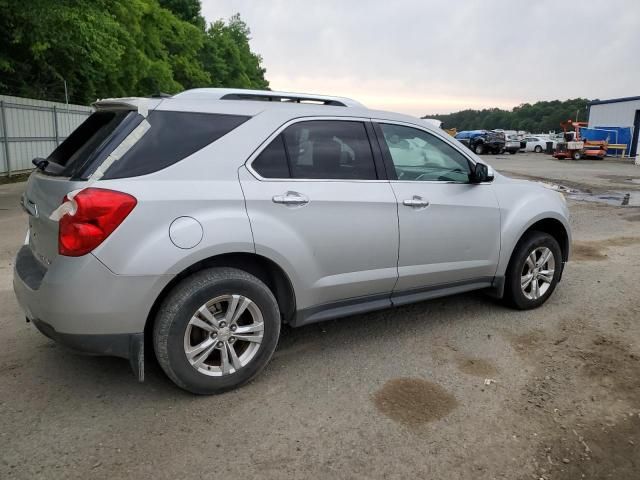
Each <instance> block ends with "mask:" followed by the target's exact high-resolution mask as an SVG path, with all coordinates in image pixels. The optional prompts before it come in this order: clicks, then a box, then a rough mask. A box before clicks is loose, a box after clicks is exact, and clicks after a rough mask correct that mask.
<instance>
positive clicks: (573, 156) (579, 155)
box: [571, 150, 582, 160]
mask: <svg viewBox="0 0 640 480" xmlns="http://www.w3.org/2000/svg"><path fill="white" fill-rule="evenodd" d="M571 158H573V159H574V160H580V159H581V158H582V155H581V154H580V152H579V151H577V150H576V151H574V152H573V153H572V154H571Z"/></svg>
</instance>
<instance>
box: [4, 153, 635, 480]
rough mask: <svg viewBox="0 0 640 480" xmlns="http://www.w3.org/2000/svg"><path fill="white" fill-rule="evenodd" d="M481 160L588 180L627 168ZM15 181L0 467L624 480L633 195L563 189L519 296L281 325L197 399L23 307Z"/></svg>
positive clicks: (32, 475) (596, 182)
mask: <svg viewBox="0 0 640 480" xmlns="http://www.w3.org/2000/svg"><path fill="white" fill-rule="evenodd" d="M487 160H488V161H489V162H490V163H492V164H493V165H494V166H495V167H496V168H497V169H498V170H500V171H504V172H510V173H512V174H516V175H520V176H523V175H524V176H534V177H546V178H550V179H553V180H565V181H575V182H576V183H579V184H581V185H583V186H587V187H591V188H594V189H596V188H597V189H600V190H602V191H604V190H606V189H614V190H616V191H618V190H620V189H621V188H627V187H628V188H629V189H632V190H633V188H635V187H636V184H634V183H633V182H630V181H627V180H623V177H624V179H627V178H636V179H637V178H640V167H634V166H631V165H624V164H621V163H619V162H599V163H597V164H594V162H586V163H583V162H562V163H561V162H556V161H552V160H548V159H545V157H544V156H543V155H540V156H535V155H516V156H515V157H513V158H512V157H506V158H502V157H497V158H487ZM535 162H539V163H538V168H536V163H535ZM595 171H597V173H594V172H595ZM607 176H611V177H607ZM614 178H615V179H616V180H615V182H614V183H612V179H614ZM23 185H24V184H11V185H3V186H0V232H1V235H0V478H7V479H9V478H25V479H36V478H46V479H52V478H96V479H101V478H105V479H107V478H109V479H110V478H123V477H136V478H144V477H151V476H152V475H153V477H154V478H157V479H165V478H166V479H174V478H177V477H180V478H193V477H202V478H213V477H214V476H220V477H229V478H230V477H231V476H232V475H234V474H238V475H240V476H242V477H243V478H274V479H275V478H277V479H283V478H309V477H316V478H363V479H364V478H425V479H426V478H443V479H485V478H486V479H494V478H507V479H540V478H544V479H582V478H590V479H600V478H613V479H616V480H622V479H637V478H640V322H639V320H640V295H639V294H638V285H640V208H637V207H629V206H628V207H616V206H611V205H606V204H600V203H591V202H575V201H571V200H570V202H569V203H570V208H571V213H572V216H573V217H572V223H573V227H574V240H575V244H574V247H575V255H574V258H573V261H572V262H571V263H570V264H569V265H568V267H567V269H566V271H565V275H564V278H563V281H562V283H561V284H560V286H559V288H558V289H557V290H556V292H555V293H554V295H553V297H552V298H551V299H550V300H549V301H548V302H547V304H546V305H544V306H543V307H542V308H539V309H537V310H535V311H530V312H516V311H513V310H508V309H506V308H504V307H502V306H501V305H499V304H497V303H495V302H494V301H492V300H489V299H488V298H486V297H485V296H483V295H482V294H480V293H474V294H465V295H460V296H455V297H450V298H446V299H439V300H434V301H430V302H424V303H420V304H416V305H412V306H407V307H404V308H397V309H395V310H388V311H384V312H379V313H373V314H366V315H360V316H356V317H351V318H347V319H344V320H340V321H331V322H327V323H323V324H317V325H311V326H308V327H303V328H300V329H296V330H285V331H284V334H283V337H282V339H281V342H280V346H279V347H278V350H277V352H276V355H275V358H274V360H273V361H272V363H271V364H270V366H268V367H267V369H266V370H265V372H264V373H263V374H262V375H261V376H260V377H259V378H257V379H256V380H255V381H254V382H252V383H251V384H249V385H248V386H246V387H244V388H242V389H240V390H237V391H234V392H231V393H228V394H225V395H221V396H215V397H195V396H192V395H189V394H186V393H184V392H182V391H181V390H179V389H177V388H175V387H174V386H173V385H172V384H171V383H170V382H169V380H167V378H166V377H165V376H164V375H163V374H162V372H161V370H160V369H159V367H157V365H154V364H153V363H152V364H151V366H150V368H149V370H148V372H147V381H146V383H144V384H138V383H136V382H135V380H134V378H133V377H132V375H131V373H130V371H129V366H128V363H127V362H126V361H124V360H119V359H111V358H97V357H82V356H77V355H75V354H73V353H70V352H68V351H66V350H64V349H63V348H61V347H58V346H56V345H55V344H54V343H53V342H51V341H49V340H47V339H46V338H44V337H43V336H42V335H40V334H39V333H37V332H36V331H35V330H34V328H33V327H31V326H30V325H28V324H26V323H25V322H24V320H23V316H22V313H21V312H20V311H19V308H18V306H17V304H16V302H15V299H14V296H13V292H12V288H11V275H12V262H13V256H14V255H15V252H16V250H17V248H18V246H19V245H20V243H21V242H22V240H23V238H24V230H25V224H26V220H25V218H24V215H23V213H22V212H21V211H20V210H19V209H18V208H17V206H16V204H17V199H18V196H19V194H20V193H21V190H22V188H23ZM635 190H637V188H635ZM635 190H633V191H635ZM234 476H235V475H234Z"/></svg>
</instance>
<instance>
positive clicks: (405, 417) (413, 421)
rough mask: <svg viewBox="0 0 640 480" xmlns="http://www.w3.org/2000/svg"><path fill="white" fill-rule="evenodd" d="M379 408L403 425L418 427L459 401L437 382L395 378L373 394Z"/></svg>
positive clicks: (448, 409) (438, 416)
mask: <svg viewBox="0 0 640 480" xmlns="http://www.w3.org/2000/svg"><path fill="white" fill-rule="evenodd" d="M373 403H374V404H375V406H376V408H377V409H378V411H380V412H381V413H382V414H384V415H385V416H387V417H389V418H390V419H391V420H394V421H396V422H398V423H401V424H402V425H405V426H407V427H417V426H420V425H422V424H425V423H428V422H432V421H434V420H438V419H440V418H443V417H445V416H446V415H448V414H449V413H451V412H452V411H453V410H454V409H455V408H456V407H457V406H458V402H457V401H456V399H455V397H454V396H453V395H451V394H450V393H449V392H447V391H446V390H445V389H444V388H442V387H441V386H440V385H437V384H435V383H431V382H428V381H426V380H422V379H420V378H394V379H393V380H389V381H388V382H387V383H385V384H384V385H383V386H382V388H381V389H380V390H378V391H377V392H376V393H375V394H374V395H373Z"/></svg>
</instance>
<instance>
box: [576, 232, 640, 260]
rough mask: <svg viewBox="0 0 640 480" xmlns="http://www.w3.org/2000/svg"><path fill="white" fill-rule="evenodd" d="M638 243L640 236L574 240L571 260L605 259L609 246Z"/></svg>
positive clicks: (624, 245)
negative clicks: (605, 251)
mask: <svg viewBox="0 0 640 480" xmlns="http://www.w3.org/2000/svg"><path fill="white" fill-rule="evenodd" d="M636 243H640V237H616V238H609V239H606V240H598V241H587V242H573V245H572V250H571V253H572V255H571V260H576V261H589V260H604V259H606V258H607V255H606V254H605V253H604V250H606V249H607V248H610V247H626V246H629V245H634V244H636Z"/></svg>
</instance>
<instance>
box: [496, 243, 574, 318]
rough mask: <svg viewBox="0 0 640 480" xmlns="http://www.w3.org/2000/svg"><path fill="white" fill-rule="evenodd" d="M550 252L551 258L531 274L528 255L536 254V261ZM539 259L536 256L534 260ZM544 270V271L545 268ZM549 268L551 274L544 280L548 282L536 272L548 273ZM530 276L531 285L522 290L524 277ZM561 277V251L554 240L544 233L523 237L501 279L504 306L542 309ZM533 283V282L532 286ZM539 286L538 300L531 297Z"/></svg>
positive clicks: (535, 297) (519, 308)
mask: <svg viewBox="0 0 640 480" xmlns="http://www.w3.org/2000/svg"><path fill="white" fill-rule="evenodd" d="M546 252H550V254H551V255H552V258H550V260H548V261H547V262H545V263H544V264H542V268H539V269H538V270H532V269H531V268H530V263H528V259H529V257H530V255H531V254H532V253H536V258H537V260H538V261H540V260H541V257H542V256H543V255H544V254H545V253H546ZM538 255H540V256H538ZM535 266H537V265H535ZM545 267H546V268H545ZM552 268H553V274H552V275H550V276H546V278H549V279H550V282H546V281H545V279H546V278H545V276H544V275H540V277H538V274H539V273H538V272H545V271H547V272H548V271H549V270H551V269H552ZM529 272H531V273H532V277H531V281H530V283H529V284H527V285H526V287H522V286H521V285H522V284H523V283H522V282H523V279H524V278H525V274H526V275H528V274H529ZM561 274H562V251H561V250H560V245H558V242H557V241H556V239H555V238H553V237H552V236H551V235H549V234H548V233H544V232H538V231H532V232H529V233H527V234H525V236H523V237H522V238H521V239H520V241H519V242H518V245H517V246H516V248H515V250H514V252H513V254H512V255H511V260H510V261H509V266H508V267H507V274H506V278H505V290H504V302H505V303H506V304H507V305H509V306H510V307H513V308H516V309H518V310H530V309H532V308H537V307H539V306H540V305H542V304H543V303H544V302H546V301H547V299H548V298H549V297H550V296H551V294H552V293H553V291H554V290H555V288H556V285H557V284H558V281H559V280H560V275H561ZM534 282H536V283H535V284H534ZM536 284H537V285H539V286H540V287H539V290H538V292H537V293H538V296H536V295H535V293H534V287H535V285H536Z"/></svg>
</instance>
